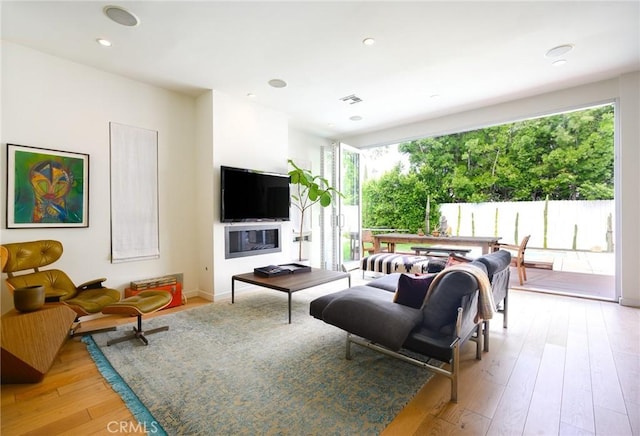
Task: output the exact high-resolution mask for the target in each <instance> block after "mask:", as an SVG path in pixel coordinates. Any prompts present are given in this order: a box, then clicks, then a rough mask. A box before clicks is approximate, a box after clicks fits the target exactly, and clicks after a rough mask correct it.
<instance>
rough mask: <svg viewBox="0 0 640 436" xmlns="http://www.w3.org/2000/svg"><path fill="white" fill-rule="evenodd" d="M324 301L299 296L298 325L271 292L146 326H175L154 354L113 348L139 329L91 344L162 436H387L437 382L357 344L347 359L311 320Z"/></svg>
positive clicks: (333, 331) (138, 346) (130, 344)
mask: <svg viewBox="0 0 640 436" xmlns="http://www.w3.org/2000/svg"><path fill="white" fill-rule="evenodd" d="M316 296H317V294H315V295H314V291H313V290H310V291H302V292H297V293H295V294H294V295H293V308H292V313H293V319H292V324H288V323H287V299H286V298H287V296H286V294H284V293H279V292H273V291H264V292H256V293H250V294H244V295H240V296H237V297H236V303H235V304H230V303H228V302H221V303H214V304H208V305H205V306H201V307H197V308H193V309H189V310H185V311H182V312H177V313H174V314H169V315H165V316H161V317H156V318H152V319H149V320H144V321H143V327H144V328H145V329H151V328H153V327H159V326H162V325H169V326H170V329H169V330H168V331H166V332H160V333H157V334H154V335H150V336H149V341H150V344H149V345H148V346H144V345H142V343H141V342H139V341H137V340H136V341H127V342H123V343H119V344H114V345H112V346H109V347H107V346H106V342H107V340H109V339H112V338H115V337H119V336H121V335H123V334H124V333H125V331H127V332H128V331H130V330H131V325H126V326H121V327H119V328H118V331H116V332H108V333H101V334H95V335H94V336H93V339H91V338H90V337H88V340H87V341H86V342H87V344H88V348H89V349H90V351H92V355H94V359H95V360H96V362H97V363H98V366H99V367H105V366H106V367H107V368H108V367H109V366H112V367H113V369H114V370H115V373H111V374H109V371H108V370H105V371H106V372H103V374H105V378H107V380H109V381H110V383H112V384H113V385H114V389H116V390H117V391H118V392H119V393H120V394H121V396H123V398H124V399H125V401H126V402H127V403H128V404H129V407H130V408H131V409H132V412H133V413H134V415H135V416H136V418H137V419H138V420H139V421H141V422H144V423H145V426H146V427H147V428H150V429H151V430H154V432H153V433H154V434H161V433H162V432H161V430H162V429H164V430H165V431H166V433H167V434H169V435H212V434H215V435H240V434H247V435H258V434H261V435H262V434H283V435H302V434H307V435H308V434H319V433H322V434H323V435H329V434H334V435H346V434H359V435H365V434H379V433H380V432H381V431H382V430H383V429H384V428H385V427H386V426H387V425H388V424H389V423H390V422H391V421H392V420H393V418H394V417H395V416H396V415H397V414H398V412H400V410H401V409H402V408H403V407H404V406H405V405H406V404H407V403H408V402H409V400H410V399H411V398H412V397H413V396H414V395H415V394H416V392H417V391H418V390H419V389H420V388H421V387H422V386H423V385H424V384H425V383H426V382H427V381H428V380H429V378H430V377H431V374H430V373H429V372H427V371H425V370H424V369H420V368H418V367H415V366H413V365H410V364H407V363H405V362H401V361H399V360H397V359H393V358H391V357H387V356H384V355H381V354H379V353H376V352H374V351H371V350H368V349H365V348H362V347H359V346H352V357H353V359H352V360H346V359H345V357H344V353H345V339H346V334H345V333H344V332H343V331H341V330H339V329H337V328H336V327H333V326H330V325H327V324H325V323H323V322H322V321H319V320H316V319H314V318H312V317H311V316H310V315H309V302H310V301H311V300H312V299H313V298H315V297H316ZM94 341H95V343H93V342H94ZM95 344H97V346H95ZM92 348H93V350H92ZM102 356H104V358H106V360H108V362H105V361H103V362H100V361H101V359H102V360H103V357H102ZM109 363H110V365H109ZM101 370H102V369H101ZM120 378H121V380H120ZM138 400H139V401H138ZM155 430H157V431H155Z"/></svg>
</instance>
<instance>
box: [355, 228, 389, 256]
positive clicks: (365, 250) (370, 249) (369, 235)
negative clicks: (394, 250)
mask: <svg viewBox="0 0 640 436" xmlns="http://www.w3.org/2000/svg"><path fill="white" fill-rule="evenodd" d="M365 244H366V245H365ZM361 247H362V257H365V256H369V255H371V254H373V253H374V252H375V249H374V239H373V232H372V231H371V230H363V231H362V244H361ZM380 252H381V253H388V252H389V244H388V243H387V247H386V248H380Z"/></svg>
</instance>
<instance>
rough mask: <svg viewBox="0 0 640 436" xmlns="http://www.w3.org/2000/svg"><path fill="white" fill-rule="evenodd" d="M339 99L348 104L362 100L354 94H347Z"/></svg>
mask: <svg viewBox="0 0 640 436" xmlns="http://www.w3.org/2000/svg"><path fill="white" fill-rule="evenodd" d="M340 100H341V101H344V102H345V103H349V104H356V103H360V102H361V101H362V99H361V98H360V97H358V96H357V95H355V94H351V95H347V96H346V97H342V98H341V99H340Z"/></svg>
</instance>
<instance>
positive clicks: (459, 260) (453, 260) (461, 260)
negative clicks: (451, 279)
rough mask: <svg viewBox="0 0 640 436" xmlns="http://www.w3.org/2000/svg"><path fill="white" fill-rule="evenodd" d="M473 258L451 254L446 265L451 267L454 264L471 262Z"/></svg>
mask: <svg viewBox="0 0 640 436" xmlns="http://www.w3.org/2000/svg"><path fill="white" fill-rule="evenodd" d="M471 260H472V259H469V258H467V257H464V256H458V255H457V254H450V255H449V258H448V259H447V264H446V267H447V268H449V267H450V266H452V265H458V264H460V263H467V262H471Z"/></svg>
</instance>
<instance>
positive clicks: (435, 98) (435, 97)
mask: <svg viewBox="0 0 640 436" xmlns="http://www.w3.org/2000/svg"><path fill="white" fill-rule="evenodd" d="M429 98H431V99H433V100H437V99H439V98H440V94H431V95H430V96H429Z"/></svg>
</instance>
